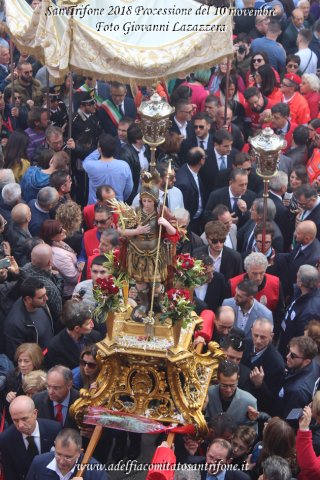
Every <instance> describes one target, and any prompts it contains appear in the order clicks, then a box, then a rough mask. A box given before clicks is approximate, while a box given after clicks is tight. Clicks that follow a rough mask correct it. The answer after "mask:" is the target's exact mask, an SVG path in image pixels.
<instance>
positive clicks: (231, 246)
mask: <svg viewBox="0 0 320 480" xmlns="http://www.w3.org/2000/svg"><path fill="white" fill-rule="evenodd" d="M224 244H225V246H226V247H229V248H232V250H233V249H234V246H233V243H232V240H231V237H230V233H228V235H227V236H226V241H225V242H224Z"/></svg>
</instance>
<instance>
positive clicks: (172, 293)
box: [167, 288, 190, 302]
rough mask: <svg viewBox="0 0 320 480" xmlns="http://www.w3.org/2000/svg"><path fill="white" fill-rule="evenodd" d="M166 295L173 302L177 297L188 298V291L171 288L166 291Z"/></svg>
mask: <svg viewBox="0 0 320 480" xmlns="http://www.w3.org/2000/svg"><path fill="white" fill-rule="evenodd" d="M167 296H168V299H169V300H170V301H173V302H174V301H176V300H177V297H184V298H185V300H190V292H189V290H185V289H177V288H171V290H169V291H168V292H167Z"/></svg>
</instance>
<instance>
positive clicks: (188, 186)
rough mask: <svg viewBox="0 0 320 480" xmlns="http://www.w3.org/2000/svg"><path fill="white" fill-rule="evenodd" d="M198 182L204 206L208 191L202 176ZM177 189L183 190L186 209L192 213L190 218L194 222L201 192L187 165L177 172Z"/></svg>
mask: <svg viewBox="0 0 320 480" xmlns="http://www.w3.org/2000/svg"><path fill="white" fill-rule="evenodd" d="M202 168H203V167H202ZM200 171H201V170H200ZM198 180H199V187H200V195H201V199H202V205H203V206H204V205H205V202H206V198H207V195H206V190H205V188H204V186H203V182H202V180H201V178H200V175H199V176H198ZM175 187H177V188H179V190H181V192H182V195H183V203H184V208H186V209H187V210H188V212H189V213H190V218H191V220H192V219H193V217H194V215H195V214H196V212H197V210H198V206H199V190H198V187H197V184H196V182H195V180H194V178H193V175H192V173H191V172H190V170H189V168H188V165H187V164H184V165H182V167H180V168H179V170H178V171H177V173H176V183H175Z"/></svg>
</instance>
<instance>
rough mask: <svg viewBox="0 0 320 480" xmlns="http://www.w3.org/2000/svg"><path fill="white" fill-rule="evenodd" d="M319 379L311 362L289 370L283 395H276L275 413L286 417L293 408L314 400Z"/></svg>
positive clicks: (302, 406) (301, 406) (303, 405)
mask: <svg viewBox="0 0 320 480" xmlns="http://www.w3.org/2000/svg"><path fill="white" fill-rule="evenodd" d="M317 379H318V375H317V373H316V370H315V368H314V366H313V363H312V362H311V364H310V365H307V366H306V367H304V368H300V369H299V370H296V371H292V372H288V373H287V375H286V378H285V380H284V383H283V386H282V388H283V397H279V396H278V397H275V399H274V400H275V402H274V404H275V412H274V414H275V415H279V416H280V417H281V418H284V419H285V418H286V417H287V416H288V414H289V413H290V411H291V410H292V409H293V408H304V407H305V406H306V405H309V403H310V402H311V400H312V397H313V393H314V389H315V384H316V381H317Z"/></svg>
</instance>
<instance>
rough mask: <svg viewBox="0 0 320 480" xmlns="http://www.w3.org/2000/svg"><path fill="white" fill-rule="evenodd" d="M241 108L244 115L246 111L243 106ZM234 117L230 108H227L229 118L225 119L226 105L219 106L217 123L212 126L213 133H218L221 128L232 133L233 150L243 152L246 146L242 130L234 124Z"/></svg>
mask: <svg viewBox="0 0 320 480" xmlns="http://www.w3.org/2000/svg"><path fill="white" fill-rule="evenodd" d="M239 108H240V110H242V111H243V114H244V109H243V107H242V105H240V106H239ZM239 114H241V111H240V112H239ZM239 114H238V118H239ZM232 117H233V112H232V109H231V108H230V107H227V116H226V117H225V108H224V105H223V106H219V107H218V108H217V112H216V118H215V121H214V122H213V123H212V126H211V132H212V133H213V134H214V132H216V131H217V130H220V129H221V128H225V129H226V130H227V132H229V133H231V135H232V138H233V148H235V149H236V150H238V151H241V150H242V148H243V146H244V139H243V134H242V132H241V130H240V128H239V127H238V126H237V125H236V124H235V123H232Z"/></svg>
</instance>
